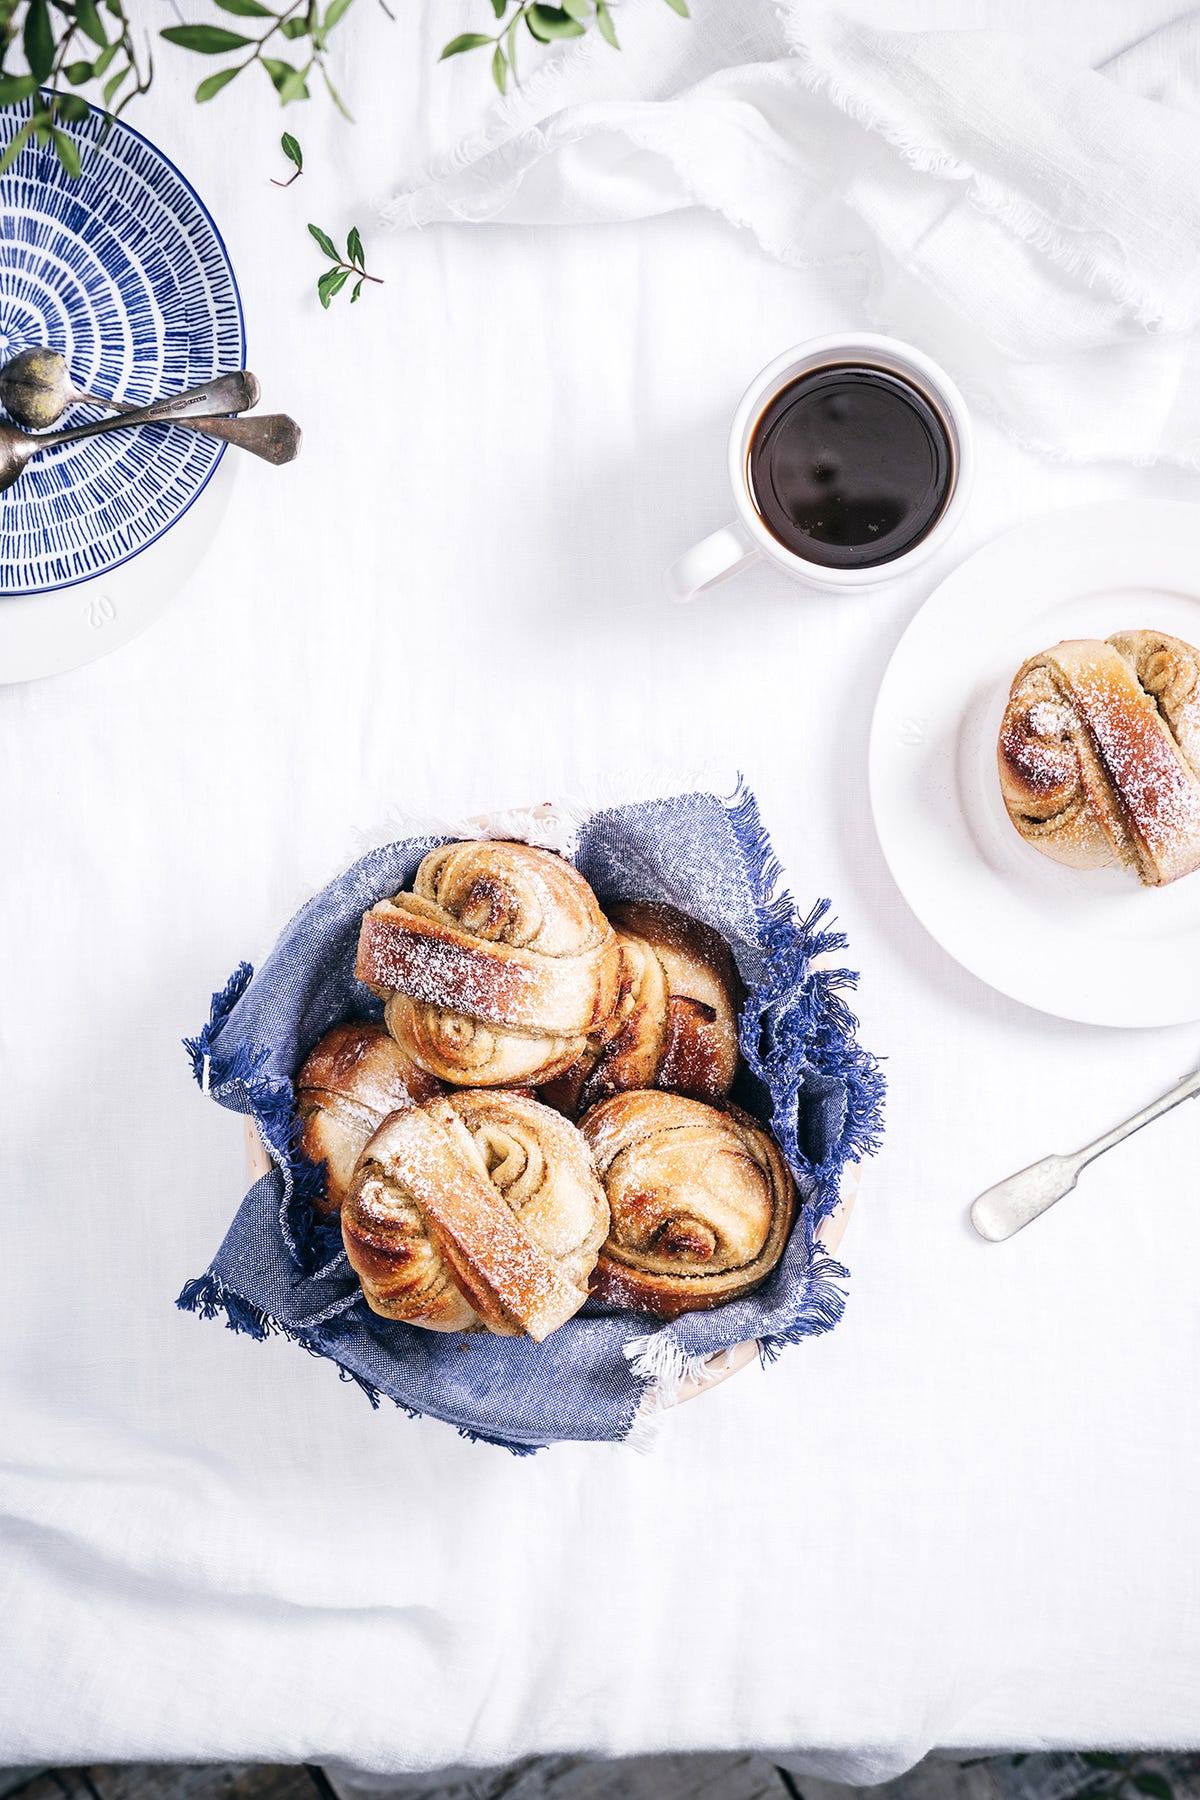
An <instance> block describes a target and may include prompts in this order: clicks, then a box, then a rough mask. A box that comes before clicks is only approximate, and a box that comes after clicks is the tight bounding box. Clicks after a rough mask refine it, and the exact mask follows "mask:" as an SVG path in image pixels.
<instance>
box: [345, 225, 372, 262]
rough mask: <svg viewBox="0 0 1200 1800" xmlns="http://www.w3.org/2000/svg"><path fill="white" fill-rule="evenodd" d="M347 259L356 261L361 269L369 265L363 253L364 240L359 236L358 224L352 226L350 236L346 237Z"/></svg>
mask: <svg viewBox="0 0 1200 1800" xmlns="http://www.w3.org/2000/svg"><path fill="white" fill-rule="evenodd" d="M346 261H347V262H349V263H356V264H357V266H358V267H359V268H360V269H365V268H366V266H367V259H366V257H365V256H364V255H363V242H362V238H361V237H360V236H359V233H358V226H357V225H352V226H351V227H350V236H349V237H348V238H347V239H346Z"/></svg>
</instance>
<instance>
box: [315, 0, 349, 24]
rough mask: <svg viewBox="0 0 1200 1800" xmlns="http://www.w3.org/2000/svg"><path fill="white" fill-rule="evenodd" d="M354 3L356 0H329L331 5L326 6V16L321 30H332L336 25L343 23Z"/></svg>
mask: <svg viewBox="0 0 1200 1800" xmlns="http://www.w3.org/2000/svg"><path fill="white" fill-rule="evenodd" d="M353 5H354V0H329V5H328V6H327V7H326V8H325V17H324V19H323V20H322V21H321V30H322V31H332V30H333V28H334V26H335V25H338V24H340V23H341V21H342V19H344V18H345V16H346V14H347V13H348V12H349V10H350V8H351V7H352V6H353Z"/></svg>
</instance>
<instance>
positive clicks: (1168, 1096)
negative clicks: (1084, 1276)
mask: <svg viewBox="0 0 1200 1800" xmlns="http://www.w3.org/2000/svg"><path fill="white" fill-rule="evenodd" d="M1197 1094H1200V1069H1195V1070H1193V1072H1192V1074H1190V1075H1185V1076H1184V1078H1183V1080H1182V1081H1179V1082H1176V1084H1175V1086H1174V1087H1173V1088H1168V1089H1167V1091H1166V1093H1165V1094H1161V1095H1160V1096H1159V1098H1158V1099H1157V1100H1152V1101H1151V1102H1150V1104H1149V1106H1143V1108H1142V1110H1141V1112H1135V1113H1134V1115H1133V1117H1132V1118H1131V1119H1126V1120H1125V1122H1124V1124H1123V1125H1117V1126H1114V1128H1113V1129H1112V1131H1106V1132H1105V1134H1104V1136H1103V1137H1098V1138H1097V1139H1096V1141H1095V1143H1094V1144H1088V1145H1087V1146H1086V1148H1084V1149H1083V1150H1076V1151H1075V1153H1074V1155H1073V1156H1043V1158H1042V1160H1041V1162H1035V1163H1030V1165H1029V1167H1028V1168H1027V1169H1022V1170H1021V1171H1020V1172H1019V1174H1016V1175H1008V1176H1006V1177H1005V1179H1004V1180H1003V1181H998V1182H997V1183H996V1185H995V1187H990V1188H988V1190H987V1192H986V1193H983V1194H980V1196H979V1198H978V1200H976V1202H975V1204H974V1205H973V1206H972V1208H971V1223H972V1225H974V1227H975V1229H976V1231H977V1232H978V1233H979V1235H980V1237H985V1238H988V1239H989V1240H990V1241H991V1242H992V1243H994V1244H998V1243H1000V1242H1001V1241H1002V1240H1003V1239H1004V1238H1010V1237H1012V1235H1013V1233H1014V1232H1017V1231H1020V1230H1021V1228H1022V1226H1024V1225H1028V1224H1029V1222H1030V1220H1031V1219H1036V1218H1037V1217H1038V1215H1039V1214H1040V1213H1044V1212H1046V1211H1047V1210H1048V1208H1050V1207H1051V1206H1053V1205H1054V1203H1055V1201H1056V1200H1061V1199H1062V1197H1063V1195H1064V1194H1069V1193H1070V1192H1071V1189H1072V1188H1073V1187H1074V1186H1075V1183H1076V1182H1077V1181H1078V1180H1079V1172H1080V1170H1081V1169H1084V1168H1086V1167H1087V1165H1088V1163H1090V1162H1092V1161H1094V1159H1095V1158H1096V1157H1097V1156H1103V1154H1104V1152H1105V1151H1106V1150H1111V1149H1112V1147H1113V1145H1114V1144H1119V1143H1121V1142H1122V1140H1123V1139H1125V1138H1127V1137H1129V1136H1130V1134H1131V1133H1132V1132H1135V1131H1140V1130H1141V1129H1142V1126H1143V1125H1149V1124H1150V1122H1151V1120H1152V1119H1158V1118H1161V1117H1162V1115H1163V1113H1165V1112H1170V1110H1171V1108H1172V1107H1173V1106H1178V1105H1179V1102H1180V1101H1181V1100H1191V1099H1192V1098H1193V1097H1194V1096H1195V1095H1197Z"/></svg>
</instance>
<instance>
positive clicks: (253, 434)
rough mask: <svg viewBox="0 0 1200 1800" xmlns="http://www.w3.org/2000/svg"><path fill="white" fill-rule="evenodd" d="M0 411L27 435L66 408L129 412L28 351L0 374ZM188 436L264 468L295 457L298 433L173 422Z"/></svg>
mask: <svg viewBox="0 0 1200 1800" xmlns="http://www.w3.org/2000/svg"><path fill="white" fill-rule="evenodd" d="M0 405H2V406H3V407H4V410H5V412H7V413H8V415H9V417H10V418H11V419H14V420H15V421H16V423H17V424H18V425H21V426H23V427H24V429H25V430H26V431H46V430H48V429H49V428H50V426H51V425H56V424H57V423H58V421H59V419H61V418H62V416H63V414H64V413H65V412H66V410H67V408H68V407H70V406H82V405H90V406H107V407H108V408H109V410H110V411H112V412H119V413H128V412H132V411H133V410H134V408H132V407H130V406H125V405H123V404H122V403H121V401H119V400H107V399H105V397H104V395H103V394H88V393H85V392H84V391H83V389H82V388H77V387H76V386H75V384H74V383H73V381H72V380H71V371H70V369H69V367H68V365H67V359H66V357H65V356H64V355H63V354H62V352H61V351H60V350H48V349H46V348H44V347H43V346H41V345H33V346H32V347H31V348H30V349H28V350H22V351H21V352H20V353H19V355H17V356H14V357H11V358H10V359H9V361H8V362H6V363H5V364H4V366H3V367H2V368H0ZM175 422H176V423H177V424H179V425H182V426H186V428H187V429H188V430H189V431H201V432H203V433H204V435H205V436H206V437H216V438H221V439H222V440H223V441H224V442H225V443H227V444H235V445H236V446H237V447H238V449H239V450H249V451H250V453H251V455H253V456H261V457H262V459H263V461H264V462H269V463H288V462H291V461H293V459H294V458H295V457H296V456H298V455H299V453H300V436H301V434H300V427H299V426H298V425H297V423H296V421H295V419H289V418H288V416H287V414H286V413H263V414H261V415H259V416H256V417H255V418H252V419H178V420H176V421H175Z"/></svg>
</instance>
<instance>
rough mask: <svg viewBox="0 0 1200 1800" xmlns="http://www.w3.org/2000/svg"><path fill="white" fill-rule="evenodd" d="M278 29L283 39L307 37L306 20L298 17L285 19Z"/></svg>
mask: <svg viewBox="0 0 1200 1800" xmlns="http://www.w3.org/2000/svg"><path fill="white" fill-rule="evenodd" d="M279 29H280V31H281V32H282V33H283V35H284V37H285V38H289V39H295V38H302V37H307V36H308V20H307V19H304V18H301V17H299V16H297V17H296V18H294V19H285V20H284V21H283V24H282V25H281V26H280V27H279Z"/></svg>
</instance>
